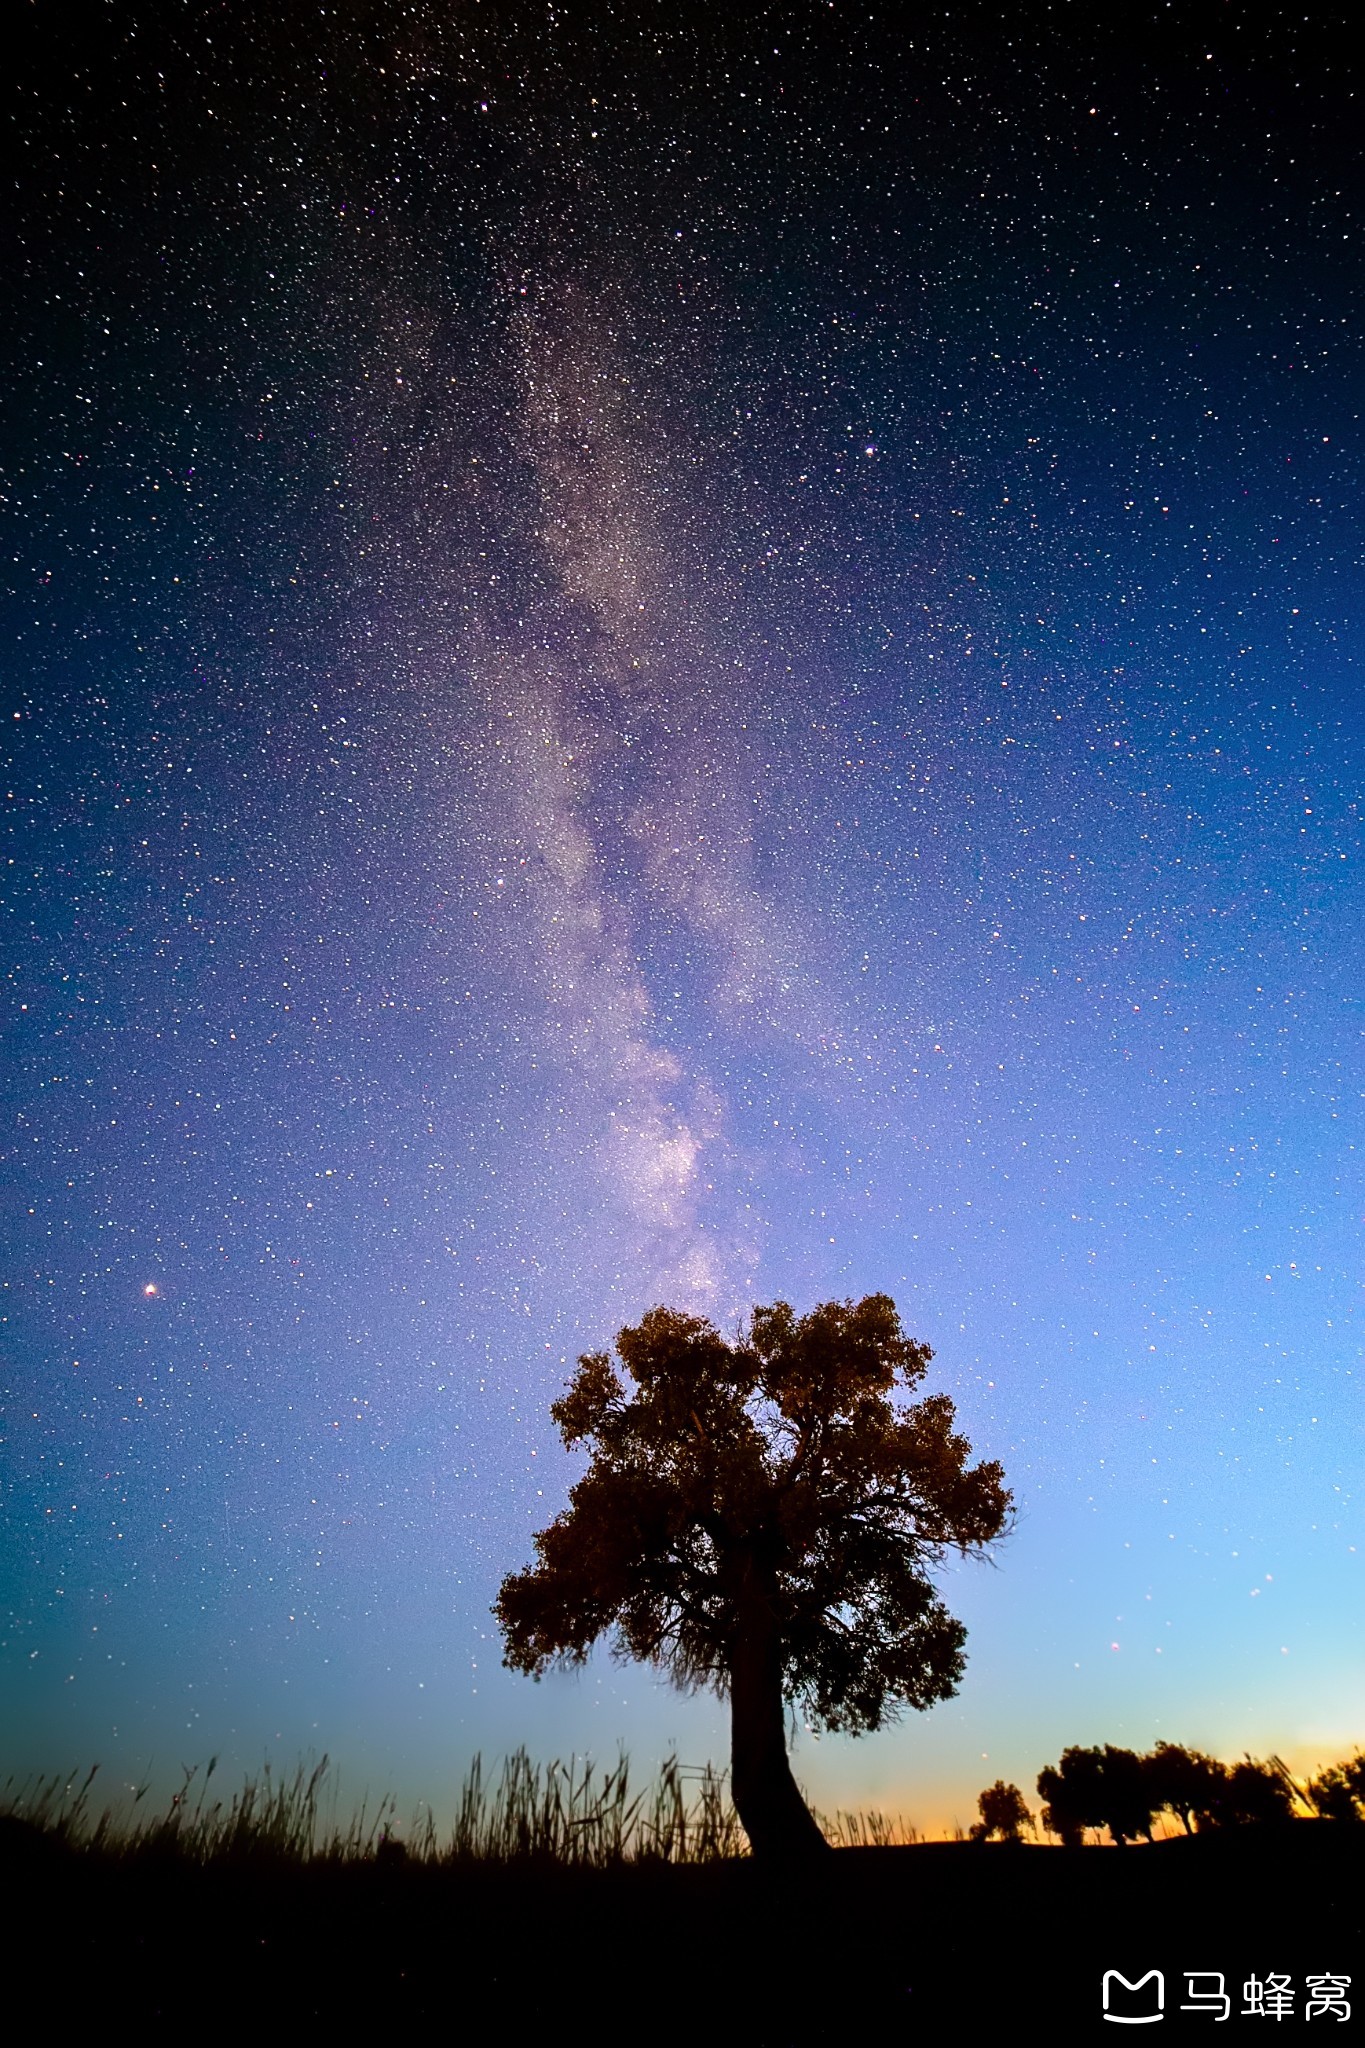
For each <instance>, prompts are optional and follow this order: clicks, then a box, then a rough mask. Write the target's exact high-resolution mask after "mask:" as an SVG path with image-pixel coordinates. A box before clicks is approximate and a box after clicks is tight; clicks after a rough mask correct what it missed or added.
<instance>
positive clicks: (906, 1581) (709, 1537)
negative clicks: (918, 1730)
mask: <svg viewBox="0 0 1365 2048" xmlns="http://www.w3.org/2000/svg"><path fill="white" fill-rule="evenodd" d="M616 1356H617V1361H619V1364H618V1363H616V1362H613V1360H612V1358H611V1357H610V1356H609V1355H608V1354H607V1353H605V1352H593V1353H590V1354H588V1355H587V1356H585V1357H583V1358H582V1359H580V1361H579V1366H578V1371H577V1373H576V1375H575V1377H574V1379H573V1381H572V1383H571V1384H570V1386H569V1388H568V1390H567V1392H566V1393H565V1394H564V1395H563V1396H562V1397H561V1398H560V1399H559V1400H557V1401H556V1402H554V1403H553V1405H552V1407H551V1410H550V1413H551V1415H552V1416H553V1418H554V1420H555V1422H556V1423H557V1424H558V1426H559V1429H560V1432H561V1435H562V1436H563V1438H564V1442H565V1443H566V1445H568V1446H570V1447H571V1448H572V1447H574V1446H577V1445H579V1444H589V1445H591V1447H592V1461H591V1464H590V1465H589V1467H588V1470H587V1471H586V1472H585V1473H584V1475H583V1477H582V1478H581V1479H579V1481H578V1482H577V1484H576V1485H575V1486H574V1487H573V1488H572V1489H571V1492H570V1496H569V1499H570V1505H569V1507H568V1508H567V1509H566V1510H565V1512H564V1513H563V1514H561V1515H559V1516H558V1517H557V1518H556V1519H555V1520H554V1521H553V1522H552V1523H551V1524H550V1526H549V1527H548V1528H547V1529H544V1530H542V1531H541V1533H540V1534H539V1535H538V1536H537V1537H536V1538H535V1547H536V1552H537V1561H536V1563H535V1564H533V1565H531V1566H530V1567H529V1568H528V1569H526V1570H525V1571H521V1572H516V1573H513V1574H512V1575H511V1576H509V1577H508V1578H507V1579H506V1580H504V1582H503V1585H502V1589H501V1591H500V1593H499V1596H498V1600H497V1604H496V1608H495V1612H496V1614H497V1617H498V1620H499V1622H500V1624H501V1627H502V1631H503V1636H504V1641H505V1657H504V1661H505V1662H506V1663H507V1664H509V1665H510V1666H511V1667H512V1668H513V1669H516V1670H521V1671H527V1672H530V1673H533V1674H535V1675H537V1676H538V1675H539V1674H540V1673H541V1672H542V1671H544V1670H545V1669H546V1668H547V1667H548V1666H549V1665H551V1664H554V1663H557V1662H568V1663H575V1662H582V1661H583V1660H584V1659H585V1658H586V1657H587V1655H588V1653H589V1651H590V1649H591V1648H592V1646H593V1644H594V1643H596V1642H597V1641H598V1640H599V1639H601V1638H603V1637H606V1638H607V1639H608V1640H610V1641H611V1642H612V1643H613V1645H614V1647H615V1649H616V1650H617V1652H618V1653H619V1654H621V1655H624V1656H626V1657H630V1658H638V1659H641V1660H643V1661H646V1662H648V1663H652V1664H654V1665H655V1666H657V1667H658V1668H660V1669H662V1670H663V1671H665V1672H666V1673H667V1674H668V1675H669V1676H670V1677H671V1678H672V1679H673V1680H674V1681H675V1682H676V1683H678V1684H679V1685H681V1686H683V1687H686V1688H691V1687H696V1686H707V1687H710V1688H712V1689H713V1690H715V1691H716V1692H718V1693H720V1694H722V1695H723V1696H726V1697H728V1698H729V1700H730V1702H731V1726H732V1739H733V1748H732V1765H733V1779H732V1789H733V1792H734V1797H735V1802H736V1805H737V1807H738V1808H739V1812H740V1817H741V1819H742V1820H743V1821H744V1823H745V1826H746V1829H747V1830H748V1832H749V1834H750V1838H751V1840H752V1841H753V1842H754V1846H755V1848H760V1847H761V1846H762V1845H763V1844H764V1843H767V1844H768V1845H770V1846H773V1847H777V1846H779V1845H780V1844H782V1843H784V1842H785V1843H786V1844H787V1845H788V1846H790V1845H793V1844H794V1843H795V1841H796V1839H797V1838H798V1837H799V1836H800V1835H802V1834H803V1833H804V1834H805V1835H806V1838H807V1839H808V1840H809V1838H810V1833H811V1831H813V1829H814V1823H813V1822H811V1821H810V1817H809V1815H808V1814H806V1813H805V1809H804V1806H802V1805H801V1802H800V1797H799V1794H797V1793H796V1792H795V1786H794V1783H792V1782H791V1781H790V1772H789V1769H788V1766H787V1762H786V1742H785V1726H784V1714H783V1703H784V1702H790V1703H793V1704H799V1705H800V1706H801V1707H802V1708H803V1709H804V1711H805V1713H806V1714H807V1716H808V1717H809V1719H810V1721H811V1722H812V1723H813V1724H814V1725H816V1726H818V1727H821V1728H825V1729H842V1730H847V1731H849V1732H852V1733H855V1734H857V1733H861V1732H865V1731H869V1730H872V1729H876V1728H880V1727H882V1726H883V1725H885V1724H886V1723H887V1722H888V1721H889V1720H891V1719H893V1718H894V1717H895V1716H896V1715H897V1714H899V1713H900V1712H901V1711H902V1710H903V1709H904V1708H905V1707H907V1706H908V1707H916V1708H924V1707H929V1706H932V1705H933V1704H934V1703H935V1702H936V1701H938V1700H942V1699H946V1698H947V1697H949V1696H950V1695H951V1694H952V1693H953V1691H954V1690H955V1689H956V1687H957V1684H958V1681H959V1679H960V1678H961V1675H962V1671H963V1664H964V1658H963V1644H964V1641H965V1637H966V1631H965V1629H964V1628H963V1626H962V1624H961V1623H960V1622H958V1621H956V1620H955V1619H954V1618H953V1617H952V1615H950V1614H949V1612H948V1610H947V1608H946V1607H945V1606H944V1604H943V1602H942V1600H941V1599H940V1597H939V1595H938V1593H937V1591H936V1589H935V1587H934V1585H933V1583H932V1580H931V1578H930V1576H929V1575H930V1572H931V1570H932V1569H933V1568H934V1567H935V1566H937V1565H938V1564H939V1563H941V1561H942V1560H943V1559H944V1557H945V1555H946V1554H947V1553H948V1552H950V1551H955V1552H960V1553H968V1552H973V1551H980V1550H982V1549H983V1548H984V1547H985V1546H986V1545H987V1544H989V1543H990V1542H992V1541H993V1540H994V1539H995V1538H996V1537H997V1536H999V1535H1000V1533H1001V1531H1002V1530H1003V1528H1004V1527H1005V1524H1006V1521H1007V1518H1008V1514H1009V1509H1010V1496H1009V1493H1008V1492H1007V1490H1006V1488H1005V1485H1004V1475H1003V1473H1002V1471H1001V1468H1000V1466H999V1465H998V1464H996V1463H994V1462H993V1461H987V1462H984V1463H981V1464H977V1465H971V1464H969V1462H968V1460H969V1457H970V1446H969V1445H968V1443H967V1442H966V1440H965V1439H964V1438H963V1437H961V1436H960V1435H958V1434H957V1433H956V1431H955V1429H954V1420H955V1418H954V1410H953V1404H952V1402H951V1400H950V1399H949V1398H948V1397H947V1395H945V1394H929V1395H925V1396H923V1397H921V1398H919V1399H911V1398H910V1396H911V1395H912V1394H913V1393H914V1391H915V1390H916V1389H917V1388H918V1386H919V1384H920V1382H921V1381H922V1380H923V1377H924V1374H925V1372H926V1370H927V1367H928V1365H929V1361H930V1359H931V1357H932V1353H931V1351H930V1349H929V1347H928V1345H927V1344H921V1343H916V1342H915V1341H913V1340H912V1339H909V1338H907V1337H906V1336H905V1335H904V1333H903V1331H902V1329H901V1325H900V1320H899V1317H898V1315H897V1313H896V1308H895V1304H894V1303H893V1302H892V1301H891V1299H890V1298H889V1297H888V1296H887V1295H884V1294H873V1295H868V1296H867V1297H866V1298H865V1299H864V1300H862V1301H860V1302H858V1303H856V1304H855V1303H852V1302H826V1303H824V1304H822V1305H821V1306H820V1307H818V1308H815V1309H813V1310H812V1311H811V1312H810V1313H809V1314H808V1315H805V1316H799V1317H798V1316H797V1315H796V1314H795V1313H794V1311H793V1310H792V1309H791V1308H790V1307H789V1306H788V1304H787V1303H786V1302H777V1303H775V1304H773V1305H772V1306H771V1307H767V1308H755V1309H754V1311H753V1313H752V1315H751V1317H750V1319H749V1323H748V1326H747V1328H746V1329H745V1330H744V1331H743V1332H742V1333H741V1334H740V1336H739V1338H738V1339H737V1340H736V1341H735V1342H733V1343H731V1342H727V1341H726V1340H725V1339H724V1338H723V1337H722V1336H721V1335H720V1334H719V1332H718V1331H717V1330H716V1329H715V1328H714V1327H713V1326H712V1325H711V1324H710V1323H708V1322H706V1321H704V1320H703V1319H701V1318H700V1317H696V1316H691V1315H686V1314H683V1313H681V1312H680V1311H678V1310H675V1309H667V1308H656V1309H652V1310H650V1312H649V1313H648V1314H647V1315H646V1316H645V1317H644V1318H643V1319H642V1320H641V1322H640V1323H639V1324H638V1325H636V1326H635V1327H633V1328H629V1329H624V1330H622V1331H621V1332H620V1334H619V1336H618V1338H617V1340H616ZM779 1759H780V1767H779ZM784 1774H785V1777H786V1780H787V1782H788V1783H789V1784H790V1785H791V1792H790V1795H789V1794H788V1793H787V1791H786V1789H785V1787H784V1786H782V1784H781V1780H782V1778H783V1776H784ZM793 1797H794V1798H795V1801H796V1807H799V1808H800V1814H801V1815H802V1816H804V1821H805V1823H806V1824H808V1825H807V1826H805V1827H803V1825H802V1822H801V1820H800V1819H799V1818H798V1817H797V1815H796V1811H795V1808H794V1807H793V1805H792V1798H793ZM746 1805H747V1807H748V1809H749V1810H748V1811H747V1812H746V1810H745V1809H746Z"/></svg>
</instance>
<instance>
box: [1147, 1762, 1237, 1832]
mask: <svg viewBox="0 0 1365 2048" xmlns="http://www.w3.org/2000/svg"><path fill="white" fill-rule="evenodd" d="M1142 1767H1143V1770H1144V1772H1145V1774H1146V1779H1147V1793H1148V1797H1149V1798H1150V1800H1151V1802H1152V1809H1153V1811H1154V1812H1156V1813H1173V1814H1175V1816H1176V1818H1177V1819H1178V1820H1179V1822H1180V1824H1181V1826H1182V1827H1183V1828H1184V1830H1185V1833H1186V1834H1187V1835H1190V1834H1193V1833H1194V1830H1195V1826H1196V1823H1197V1822H1198V1820H1199V1818H1200V1816H1201V1815H1202V1816H1203V1818H1204V1822H1205V1824H1206V1825H1207V1824H1208V1820H1209V1817H1210V1815H1212V1814H1215V1813H1216V1812H1217V1809H1218V1803H1219V1800H1220V1799H1221V1798H1222V1796H1223V1793H1224V1790H1225V1788H1226V1785H1227V1775H1228V1774H1227V1766H1226V1765H1225V1764H1221V1763H1220V1762H1219V1761H1218V1759H1217V1757H1213V1756H1205V1754H1204V1752H1203V1751H1202V1750H1199V1749H1185V1748H1182V1746H1181V1745H1180V1744H1179V1743H1178V1742H1158V1744H1157V1746H1156V1748H1155V1749H1154V1750H1152V1751H1151V1752H1150V1753H1149V1754H1148V1755H1147V1756H1145V1757H1144V1758H1143V1759H1142Z"/></svg>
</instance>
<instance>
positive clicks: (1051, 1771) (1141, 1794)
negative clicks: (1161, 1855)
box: [1038, 1742, 1154, 1846]
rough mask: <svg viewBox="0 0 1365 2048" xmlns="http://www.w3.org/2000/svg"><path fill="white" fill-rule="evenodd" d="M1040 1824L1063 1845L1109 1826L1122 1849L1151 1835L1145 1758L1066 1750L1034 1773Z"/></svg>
mask: <svg viewBox="0 0 1365 2048" xmlns="http://www.w3.org/2000/svg"><path fill="white" fill-rule="evenodd" d="M1038 1796H1039V1798H1040V1799H1042V1800H1043V1801H1044V1802H1045V1804H1044V1807H1043V1826H1044V1827H1045V1828H1046V1829H1047V1830H1048V1832H1049V1833H1050V1834H1054V1835H1060V1836H1061V1838H1062V1841H1063V1842H1065V1843H1076V1842H1080V1841H1081V1840H1083V1838H1084V1834H1085V1830H1086V1829H1087V1828H1108V1830H1109V1832H1110V1834H1111V1835H1112V1836H1113V1838H1114V1840H1115V1841H1116V1842H1117V1843H1119V1844H1120V1846H1122V1844H1124V1843H1125V1842H1127V1841H1129V1840H1131V1839H1134V1838H1136V1837H1137V1836H1138V1835H1148V1836H1150V1834H1151V1832H1152V1814H1153V1811H1154V1807H1153V1801H1152V1798H1151V1793H1150V1789H1149V1786H1148V1783H1147V1777H1146V1772H1145V1770H1144V1759H1143V1758H1142V1757H1140V1756H1137V1755H1136V1754H1135V1753H1134V1751H1132V1750H1131V1749H1116V1748H1115V1747H1114V1745H1113V1744H1112V1743H1109V1742H1106V1743H1105V1745H1104V1747H1103V1749H1079V1748H1073V1749H1064V1750H1063V1751H1062V1755H1061V1761H1060V1763H1058V1764H1057V1765H1056V1767H1055V1768H1054V1767H1053V1766H1051V1765H1049V1766H1048V1768H1047V1769H1046V1770H1042V1771H1040V1772H1039V1773H1038Z"/></svg>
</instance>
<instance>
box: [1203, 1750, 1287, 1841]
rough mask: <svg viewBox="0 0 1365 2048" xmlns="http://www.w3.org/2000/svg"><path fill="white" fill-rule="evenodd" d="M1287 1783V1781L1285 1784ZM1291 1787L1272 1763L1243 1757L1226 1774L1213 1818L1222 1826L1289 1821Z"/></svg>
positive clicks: (1281, 1767) (1284, 1771) (1284, 1773)
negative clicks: (1224, 1785)
mask: <svg viewBox="0 0 1365 2048" xmlns="http://www.w3.org/2000/svg"><path fill="white" fill-rule="evenodd" d="M1287 1780H1288V1782H1286V1781H1287ZM1293 1817H1294V1786H1293V1781H1292V1780H1291V1779H1289V1773H1288V1772H1287V1771H1286V1770H1285V1769H1284V1768H1283V1766H1282V1765H1281V1766H1279V1767H1278V1768H1277V1766H1276V1764H1275V1763H1274V1762H1271V1763H1258V1762H1257V1761H1256V1759H1255V1758H1254V1757H1249V1756H1248V1757H1244V1758H1243V1759H1242V1761H1241V1763H1239V1764H1234V1765H1233V1766H1232V1768H1231V1770H1230V1771H1229V1772H1228V1775H1227V1785H1226V1788H1225V1790H1224V1792H1223V1794H1222V1798H1221V1801H1220V1803H1219V1806H1218V1807H1217V1808H1216V1809H1215V1818H1216V1819H1217V1820H1218V1822H1219V1823H1220V1824H1221V1825H1222V1826H1224V1827H1251V1826H1257V1825H1264V1824H1266V1823H1268V1822H1276V1821H1286V1820H1292V1819H1293Z"/></svg>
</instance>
